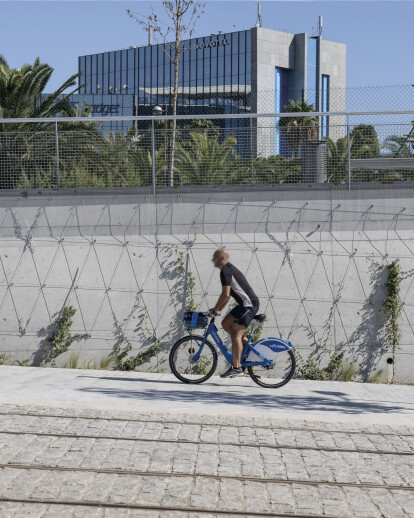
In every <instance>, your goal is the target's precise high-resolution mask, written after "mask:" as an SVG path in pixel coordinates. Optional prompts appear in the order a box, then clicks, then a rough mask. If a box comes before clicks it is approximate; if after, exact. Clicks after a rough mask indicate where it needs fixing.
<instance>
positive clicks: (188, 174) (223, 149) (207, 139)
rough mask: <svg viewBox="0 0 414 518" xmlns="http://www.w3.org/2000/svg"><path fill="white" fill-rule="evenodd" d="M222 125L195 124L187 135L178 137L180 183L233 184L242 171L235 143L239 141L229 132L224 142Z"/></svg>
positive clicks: (177, 159)
mask: <svg viewBox="0 0 414 518" xmlns="http://www.w3.org/2000/svg"><path fill="white" fill-rule="evenodd" d="M219 136H220V135H219V128H217V127H216V126H213V127H206V128H202V127H195V128H193V129H190V130H189V131H188V136H187V138H183V136H181V138H179V140H178V144H177V153H176V156H175V163H174V169H175V173H176V175H177V176H178V179H179V183H180V184H181V185H211V184H216V185H218V184H225V183H231V178H233V177H234V175H235V174H236V173H239V172H240V171H239V169H238V164H237V165H236V162H237V160H236V159H237V154H236V151H235V149H234V146H235V145H236V143H237V140H236V139H235V137H234V136H232V135H229V136H228V137H226V138H225V139H224V140H223V141H220V138H219Z"/></svg>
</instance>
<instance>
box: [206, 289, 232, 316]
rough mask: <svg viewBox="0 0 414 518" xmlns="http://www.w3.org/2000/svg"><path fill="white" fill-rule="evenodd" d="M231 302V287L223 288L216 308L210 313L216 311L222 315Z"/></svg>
mask: <svg viewBox="0 0 414 518" xmlns="http://www.w3.org/2000/svg"><path fill="white" fill-rule="evenodd" d="M229 300H230V286H223V289H222V290H221V295H220V297H219V299H218V301H217V302H216V305H215V306H214V308H212V309H210V311H209V312H211V311H214V312H215V313H218V314H220V313H221V311H222V310H223V309H224V307H225V306H226V304H227V302H228V301H229Z"/></svg>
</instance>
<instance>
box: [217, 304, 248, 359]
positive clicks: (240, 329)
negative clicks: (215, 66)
mask: <svg viewBox="0 0 414 518" xmlns="http://www.w3.org/2000/svg"><path fill="white" fill-rule="evenodd" d="M221 326H222V328H223V329H224V331H226V332H227V333H228V334H229V335H230V338H231V346H232V354H233V367H240V358H241V355H242V351H243V347H244V346H245V345H246V343H247V338H245V337H244V336H243V335H244V333H245V332H246V327H245V326H241V325H240V324H236V322H235V321H234V315H232V314H231V313H229V314H228V315H227V316H226V317H225V318H224V319H223V320H222V322H221Z"/></svg>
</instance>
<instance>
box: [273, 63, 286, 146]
mask: <svg viewBox="0 0 414 518" xmlns="http://www.w3.org/2000/svg"><path fill="white" fill-rule="evenodd" d="M288 74H289V71H288V70H286V69H285V68H280V67H275V113H281V112H283V111H285V107H286V104H287V103H288ZM279 121H280V117H275V123H274V126H275V134H274V135H275V136H274V154H275V155H286V153H287V152H288V149H287V148H286V146H287V145H288V144H287V142H286V140H285V139H284V135H283V133H282V132H281V131H280V128H279Z"/></svg>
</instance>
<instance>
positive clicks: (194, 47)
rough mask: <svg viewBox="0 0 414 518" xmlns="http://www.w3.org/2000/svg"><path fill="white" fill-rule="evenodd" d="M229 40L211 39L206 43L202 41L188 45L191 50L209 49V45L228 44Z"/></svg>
mask: <svg viewBox="0 0 414 518" xmlns="http://www.w3.org/2000/svg"><path fill="white" fill-rule="evenodd" d="M228 44H229V42H228V41H227V40H226V39H224V40H211V41H206V42H205V43H204V42H202V43H195V44H194V45H190V46H189V47H188V49H189V50H200V49H207V48H209V47H221V46H222V45H228Z"/></svg>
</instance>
